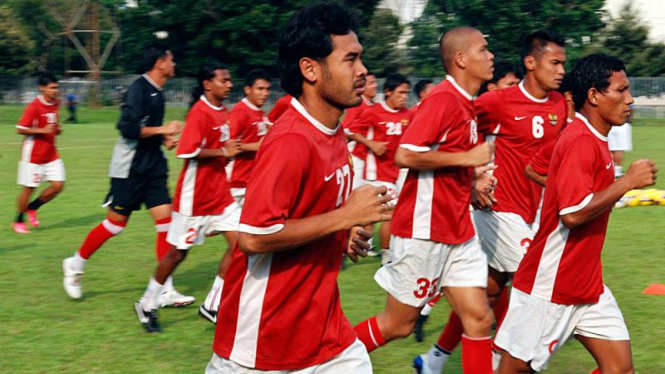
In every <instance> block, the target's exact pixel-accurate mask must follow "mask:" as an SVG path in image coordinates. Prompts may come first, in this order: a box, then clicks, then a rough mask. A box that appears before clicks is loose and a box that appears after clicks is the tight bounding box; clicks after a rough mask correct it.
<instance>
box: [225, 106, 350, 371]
mask: <svg viewBox="0 0 665 374" xmlns="http://www.w3.org/2000/svg"><path fill="white" fill-rule="evenodd" d="M352 181H353V168H352V167H351V165H350V157H349V152H348V150H347V148H346V138H345V136H344V131H343V129H342V127H341V126H339V125H338V126H337V128H336V129H334V130H332V129H329V128H327V127H325V126H324V125H322V124H321V123H320V122H318V121H317V120H316V119H314V118H313V117H312V116H311V115H310V114H309V113H307V111H306V110H305V108H304V107H303V106H302V105H301V104H300V103H299V102H298V101H297V100H296V99H293V101H292V107H291V108H290V109H289V110H287V111H286V112H285V113H284V115H283V116H282V117H280V118H279V120H278V121H277V122H275V125H274V126H273V127H272V129H271V130H270V131H269V132H268V135H267V136H266V139H265V141H264V143H263V144H262V145H261V149H260V150H259V152H258V155H257V157H256V163H255V166H254V172H253V173H252V178H251V179H250V181H249V185H248V186H247V194H246V195H245V196H246V200H245V201H246V202H245V205H244V207H243V212H242V217H241V219H240V229H239V231H240V232H246V233H251V234H259V235H261V234H272V233H275V232H279V231H280V230H282V229H283V228H284V224H285V221H286V220H292V219H294V220H295V219H302V218H306V217H311V216H314V215H318V214H323V213H326V212H330V211H332V210H335V209H337V208H339V207H340V206H341V205H342V204H344V202H345V201H346V199H347V197H348V196H349V193H350V191H351V183H352ZM347 240H348V233H347V232H346V231H341V232H337V233H335V234H332V235H329V236H327V237H325V238H321V239H319V240H317V241H314V242H312V243H309V244H305V245H302V246H300V247H297V248H293V249H290V250H288V251H280V252H272V253H265V254H258V255H251V256H248V255H245V254H244V253H243V252H241V251H240V249H239V248H238V246H236V248H235V249H234V252H233V266H231V267H230V268H229V270H228V272H227V273H226V277H225V279H224V292H223V294H222V300H221V303H220V306H219V313H218V320H217V328H216V331H215V342H214V345H213V349H214V351H215V352H216V353H217V354H218V355H220V356H222V357H224V358H226V359H229V360H232V361H234V362H236V363H238V364H240V365H242V366H246V367H249V368H256V369H259V370H295V369H301V368H305V367H309V366H313V365H317V364H320V363H323V362H326V361H328V360H330V359H332V358H333V357H335V356H336V355H338V354H339V353H341V352H342V351H344V350H345V349H346V348H347V347H349V346H350V345H351V344H352V343H353V342H354V341H355V339H356V334H355V332H354V331H353V327H352V326H351V324H350V323H349V321H348V320H347V319H346V317H345V316H344V313H343V312H342V308H341V306H340V297H339V289H338V287H337V276H338V274H339V269H340V266H341V263H342V257H343V253H344V250H345V248H346V245H347Z"/></svg>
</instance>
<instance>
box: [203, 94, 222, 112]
mask: <svg viewBox="0 0 665 374" xmlns="http://www.w3.org/2000/svg"><path fill="white" fill-rule="evenodd" d="M200 99H201V101H203V102H204V103H205V104H206V105H207V106H209V107H211V108H212V109H214V110H224V104H222V105H221V106H214V105H212V104H211V103H210V101H208V99H206V97H205V95H201V98H200Z"/></svg>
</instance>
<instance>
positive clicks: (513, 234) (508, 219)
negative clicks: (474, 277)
mask: <svg viewBox="0 0 665 374" xmlns="http://www.w3.org/2000/svg"><path fill="white" fill-rule="evenodd" d="M473 223H474V225H475V227H476V232H477V233H478V239H480V247H481V248H482V249H483V252H485V254H486V255H487V264H488V265H489V266H490V267H492V269H495V270H497V271H499V272H502V273H514V272H516V271H517V268H518V267H519V265H520V262H521V261H522V258H523V257H524V254H526V250H527V249H528V248H529V246H530V245H531V242H532V241H533V236H534V232H533V231H531V227H529V225H527V223H526V222H524V219H522V217H521V216H520V215H519V214H515V213H506V212H494V211H491V210H474V211H473Z"/></svg>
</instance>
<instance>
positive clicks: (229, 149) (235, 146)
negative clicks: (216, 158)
mask: <svg viewBox="0 0 665 374" xmlns="http://www.w3.org/2000/svg"><path fill="white" fill-rule="evenodd" d="M241 144H242V143H240V140H238V139H229V140H227V141H226V143H225V144H224V157H226V158H231V157H235V156H236V155H237V154H238V153H240V152H242V148H241Z"/></svg>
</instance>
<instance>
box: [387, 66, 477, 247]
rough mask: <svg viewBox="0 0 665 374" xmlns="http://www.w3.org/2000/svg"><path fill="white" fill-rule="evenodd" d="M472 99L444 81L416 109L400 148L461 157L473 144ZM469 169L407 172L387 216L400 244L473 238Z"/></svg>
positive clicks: (457, 168)
mask: <svg viewBox="0 0 665 374" xmlns="http://www.w3.org/2000/svg"><path fill="white" fill-rule="evenodd" d="M472 100H473V98H472V96H471V95H470V94H469V93H467V92H465V91H464V90H463V89H462V88H461V87H459V85H457V83H456V82H455V80H454V79H453V77H451V76H448V77H447V78H446V80H445V81H443V82H441V83H439V84H438V85H437V86H436V87H435V88H434V89H433V90H432V92H431V93H430V94H429V95H427V98H425V100H423V102H422V104H420V108H419V109H418V111H417V112H416V115H415V117H414V118H413V121H412V122H411V124H410V125H409V127H408V128H407V130H406V132H405V133H404V135H402V139H401V141H400V145H399V146H400V147H403V148H405V149H407V150H410V151H413V152H429V151H434V152H451V153H454V152H466V151H468V150H469V149H471V148H472V147H474V146H475V145H476V143H477V142H478V133H477V124H476V115H475V113H474V109H473V101H472ZM473 173H474V171H473V168H470V167H450V168H442V169H436V170H415V169H410V170H409V174H408V175H407V177H406V182H404V187H403V188H402V191H401V193H400V195H399V201H398V203H397V206H396V207H395V211H394V213H393V219H392V222H393V223H392V224H391V225H390V227H391V233H392V234H393V235H396V236H399V237H402V238H415V239H423V240H432V241H436V242H439V243H446V244H459V243H464V242H466V241H467V240H469V239H471V238H472V237H473V236H474V235H475V231H474V230H473V225H472V223H471V216H470V214H469V204H470V203H471V183H472V181H473Z"/></svg>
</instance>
